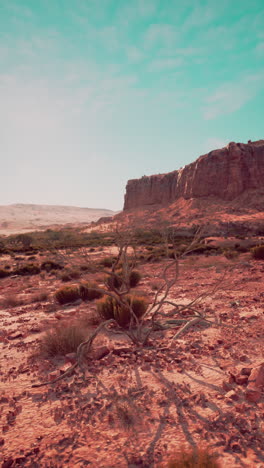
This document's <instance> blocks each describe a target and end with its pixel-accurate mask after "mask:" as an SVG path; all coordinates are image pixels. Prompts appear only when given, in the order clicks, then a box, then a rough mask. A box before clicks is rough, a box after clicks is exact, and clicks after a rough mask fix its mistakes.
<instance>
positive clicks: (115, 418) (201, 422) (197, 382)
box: [0, 249, 264, 468]
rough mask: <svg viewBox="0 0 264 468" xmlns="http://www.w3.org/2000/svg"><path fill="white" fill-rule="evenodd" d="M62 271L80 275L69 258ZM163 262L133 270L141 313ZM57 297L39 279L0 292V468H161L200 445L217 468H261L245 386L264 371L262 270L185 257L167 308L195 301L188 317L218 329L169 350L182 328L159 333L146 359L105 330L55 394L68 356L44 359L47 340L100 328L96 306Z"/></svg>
mask: <svg viewBox="0 0 264 468" xmlns="http://www.w3.org/2000/svg"><path fill="white" fill-rule="evenodd" d="M108 251H109V249H108ZM108 251H107V250H106V249H104V250H102V251H99V250H98V249H96V251H95V252H92V253H91V254H89V255H90V258H92V260H94V259H98V258H100V257H103V256H106V255H108V254H109V253H108ZM0 260H1V264H2V265H4V264H10V263H12V261H13V259H11V258H9V257H8V256H5V257H1V259H0ZM39 260H41V261H42V258H41V259H39ZM68 260H69V261H70V262H71V264H72V265H78V263H79V261H80V258H79V256H78V252H76V253H73V254H72V257H71V258H70V257H69V258H68ZM169 261H171V260H161V261H160V262H155V263H150V262H149V263H144V262H142V263H140V264H139V265H138V266H137V269H138V270H139V271H140V273H141V275H142V280H141V282H140V283H139V285H138V286H137V287H136V289H135V291H136V292H137V294H139V295H144V296H145V297H146V298H147V300H148V301H149V302H150V303H151V301H152V300H153V298H154V295H155V292H156V291H155V289H156V288H157V285H159V284H160V282H161V273H162V271H163V270H164V266H165V265H166V264H167V263H168V262H169ZM224 272H226V273H225V274H224ZM171 274H173V273H171ZM84 279H97V280H99V281H100V280H102V275H101V274H100V272H97V273H87V272H84V273H83V274H82V277H81V279H78V280H75V281H72V282H71V283H78V282H80V281H81V280H84ZM67 284H68V283H66V285H67ZM62 285H64V283H62V282H61V280H60V279H59V277H58V276H54V275H51V274H50V273H43V272H42V273H41V274H39V275H34V276H28V277H26V276H23V277H21V276H17V277H7V278H4V279H1V280H0V301H1V305H0V322H1V327H0V347H1V355H0V366H1V367H0V376H1V379H0V380H1V383H0V394H1V396H0V403H1V406H0V421H1V426H2V433H1V434H0V448H1V452H2V459H1V456H0V460H1V462H2V467H5V468H8V467H13V466H17V467H19V466H25V467H50V468H51V467H52V468H53V467H54V468H55V467H84V466H90V467H102V468H103V467H104V468H121V467H122V468H123V467H124V468H125V467H131V468H132V467H133V466H134V467H136V466H142V467H166V466H167V463H168V460H170V459H171V458H172V457H173V454H174V453H175V452H176V451H177V450H178V449H179V448H180V447H196V446H201V445H206V446H209V447H210V448H211V450H212V451H214V452H217V453H218V454H219V462H220V463H221V466H223V467H230V468H232V467H251V468H253V467H258V468H260V467H262V468H263V467H264V454H263V447H264V422H263V421H264V397H263V392H262V395H261V396H260V397H259V398H258V401H251V398H250V392H249V388H250V387H249V386H250V383H249V382H250V375H249V374H250V372H251V371H252V369H254V368H256V367H258V366H260V365H261V364H262V363H263V362H264V356H263V351H264V316H263V313H264V307H263V304H264V262H263V261H255V260H252V258H251V257H250V254H249V253H246V254H241V255H240V256H239V257H238V258H236V259H235V260H227V259H226V258H225V257H224V256H222V255H217V256H210V257H205V256H203V255H201V256H191V257H186V258H185V259H183V260H182V261H181V262H180V275H179V280H178V281H177V282H176V284H175V286H174V287H173V288H172V289H171V291H170V295H169V299H170V300H171V301H175V302H176V303H178V304H187V303H188V302H190V301H191V300H193V299H195V298H197V296H200V295H203V294H204V296H202V297H200V299H199V301H198V303H197V304H196V305H195V307H196V308H197V309H198V310H199V311H201V312H202V313H204V314H206V316H207V317H208V318H209V319H210V320H211V321H216V320H217V321H218V325H212V324H209V323H208V324H207V325H206V324H205V323H197V324H195V325H193V326H192V327H190V328H189V329H188V330H187V331H186V332H185V333H183V334H182V335H181V336H180V337H179V338H178V339H173V337H174V335H175V333H176V332H177V331H178V330H179V328H180V327H179V326H178V327H175V328H173V329H169V330H157V331H154V332H153V333H152V335H151V336H150V340H149V342H148V344H147V346H144V347H140V346H137V345H135V344H133V343H132V342H131V341H130V340H129V338H128V337H127V336H126V335H125V334H124V333H121V334H116V333H115V330H114V329H113V328H111V329H109V331H106V332H103V333H102V334H100V335H98V337H97V338H96V339H95V341H94V343H93V347H92V351H91V353H90V354H89V355H88V356H87V359H86V361H85V366H84V369H83V371H82V370H81V369H79V368H77V370H76V372H75V373H74V374H73V375H70V376H66V377H65V378H64V379H62V380H60V381H58V382H55V383H53V384H52V380H53V379H55V378H56V377H58V376H59V375H62V374H63V372H64V371H65V370H66V369H67V368H69V367H70V366H71V363H72V362H74V356H66V357H65V356H64V357H63V356H61V357H54V358H47V357H45V356H43V355H41V354H40V353H39V351H38V347H39V343H40V342H41V339H42V336H43V334H44V333H45V331H46V330H47V329H48V328H49V327H53V326H54V325H55V324H58V323H64V321H65V323H66V322H69V320H70V321H72V322H75V321H79V323H81V324H83V327H87V336H88V335H89V333H90V332H91V331H93V330H94V329H95V328H96V327H97V325H96V319H95V318H94V317H96V312H95V311H96V304H95V302H80V301H77V302H76V303H73V304H70V305H67V306H60V305H59V304H57V303H56V301H55V299H54V292H55V291H56V290H57V289H58V288H59V287H61V286H62ZM215 285H217V287H216V288H214V287H215ZM214 289H215V290H214ZM43 292H44V293H47V294H48V297H47V298H45V299H44V300H43V299H41V296H40V294H41V293H43ZM38 296H39V300H38ZM10 298H11V300H10ZM12 299H14V301H12ZM16 301H17V302H16ZM19 301H20V302H19ZM162 312H163V313H164V316H163V317H162V319H161V322H162V320H165V319H166V318H170V319H171V318H173V316H174V308H173V307H172V306H170V305H169V304H167V305H166V306H164V307H163V309H162ZM186 313H187V312H186V311H185V314H186ZM220 322H221V324H219V323H220ZM45 381H50V382H51V383H50V385H45V386H42V387H37V388H32V384H37V383H41V382H45ZM253 399H254V398H253Z"/></svg>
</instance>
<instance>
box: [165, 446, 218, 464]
mask: <svg viewBox="0 0 264 468" xmlns="http://www.w3.org/2000/svg"><path fill="white" fill-rule="evenodd" d="M217 458H218V456H217V455H216V454H212V453H210V451H209V450H208V449H206V448H205V449H199V448H198V449H197V450H195V449H194V450H191V451H188V450H185V449H184V448H183V449H182V450H181V451H180V452H179V453H177V454H176V455H175V457H174V459H173V460H172V461H170V462H169V464H168V468H220V464H219V462H218V461H217Z"/></svg>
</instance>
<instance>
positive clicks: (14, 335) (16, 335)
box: [7, 331, 23, 340]
mask: <svg viewBox="0 0 264 468" xmlns="http://www.w3.org/2000/svg"><path fill="white" fill-rule="evenodd" d="M22 336H23V334H22V333H21V332H20V331H15V332H13V333H11V334H10V335H8V337H7V338H8V339H9V340H16V339H17V338H21V337H22Z"/></svg>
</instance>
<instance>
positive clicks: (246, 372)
mask: <svg viewBox="0 0 264 468" xmlns="http://www.w3.org/2000/svg"><path fill="white" fill-rule="evenodd" d="M251 371H252V368H251V367H242V369H241V371H240V374H241V375H247V376H249V375H250V374H251Z"/></svg>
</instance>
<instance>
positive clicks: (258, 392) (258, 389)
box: [246, 363, 264, 403]
mask: <svg viewBox="0 0 264 468" xmlns="http://www.w3.org/2000/svg"><path fill="white" fill-rule="evenodd" d="M263 394H264V363H262V364H260V366H258V367H255V368H254V369H253V370H252V372H251V374H250V377H249V380H248V386H247V391H246V399H247V400H248V401H250V402H254V403H257V402H259V400H260V399H261V396H262V395H263Z"/></svg>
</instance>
